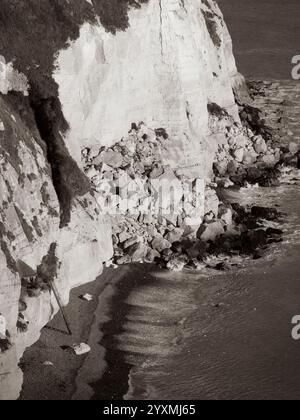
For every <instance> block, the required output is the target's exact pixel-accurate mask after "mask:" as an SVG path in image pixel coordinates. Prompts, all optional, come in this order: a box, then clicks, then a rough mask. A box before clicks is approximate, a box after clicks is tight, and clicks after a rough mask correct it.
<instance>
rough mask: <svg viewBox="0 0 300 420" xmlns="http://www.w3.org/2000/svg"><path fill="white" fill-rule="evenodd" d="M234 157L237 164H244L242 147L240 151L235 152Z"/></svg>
mask: <svg viewBox="0 0 300 420" xmlns="http://www.w3.org/2000/svg"><path fill="white" fill-rule="evenodd" d="M233 157H234V158H235V160H236V161H237V162H239V163H242V162H243V159H244V149H243V148H242V147H239V148H238V149H236V150H234V151H233Z"/></svg>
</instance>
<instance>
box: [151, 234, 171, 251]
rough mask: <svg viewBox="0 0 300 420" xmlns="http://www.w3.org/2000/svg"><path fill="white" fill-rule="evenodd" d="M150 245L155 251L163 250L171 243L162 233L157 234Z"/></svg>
mask: <svg viewBox="0 0 300 420" xmlns="http://www.w3.org/2000/svg"><path fill="white" fill-rule="evenodd" d="M151 246H152V248H153V249H155V250H156V251H158V252H163V251H164V250H165V249H169V248H171V247H172V244H171V242H169V241H168V240H167V239H165V238H164V237H163V236H162V235H158V236H157V237H156V238H155V239H153V241H152V243H151Z"/></svg>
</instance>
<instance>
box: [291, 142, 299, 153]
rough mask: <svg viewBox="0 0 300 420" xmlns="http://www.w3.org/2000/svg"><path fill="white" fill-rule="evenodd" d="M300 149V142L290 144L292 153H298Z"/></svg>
mask: <svg viewBox="0 0 300 420" xmlns="http://www.w3.org/2000/svg"><path fill="white" fill-rule="evenodd" d="M298 151H299V144H298V143H295V142H291V143H290V144H289V152H290V153H292V154H296V153H298Z"/></svg>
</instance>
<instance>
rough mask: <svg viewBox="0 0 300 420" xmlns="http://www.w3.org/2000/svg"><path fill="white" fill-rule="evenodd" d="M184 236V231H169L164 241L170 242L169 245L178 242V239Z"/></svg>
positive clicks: (179, 229) (177, 229)
mask: <svg viewBox="0 0 300 420" xmlns="http://www.w3.org/2000/svg"><path fill="white" fill-rule="evenodd" d="M183 234H184V230H183V229H181V228H176V229H173V230H171V231H170V232H168V233H167V234H166V236H165V239H166V240H167V241H168V242H170V243H171V244H173V243H174V242H178V241H180V239H181V238H182V236H183Z"/></svg>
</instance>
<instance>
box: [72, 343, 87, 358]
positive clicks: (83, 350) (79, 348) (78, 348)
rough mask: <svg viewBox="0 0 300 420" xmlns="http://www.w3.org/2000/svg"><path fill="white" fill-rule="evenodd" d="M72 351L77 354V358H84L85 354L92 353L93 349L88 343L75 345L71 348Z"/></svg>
mask: <svg viewBox="0 0 300 420" xmlns="http://www.w3.org/2000/svg"><path fill="white" fill-rule="evenodd" d="M71 350H72V351H73V352H74V353H75V354H76V356H82V355H84V354H87V353H89V352H90V351H91V348H90V346H89V345H88V344H86V343H80V344H73V346H71Z"/></svg>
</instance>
